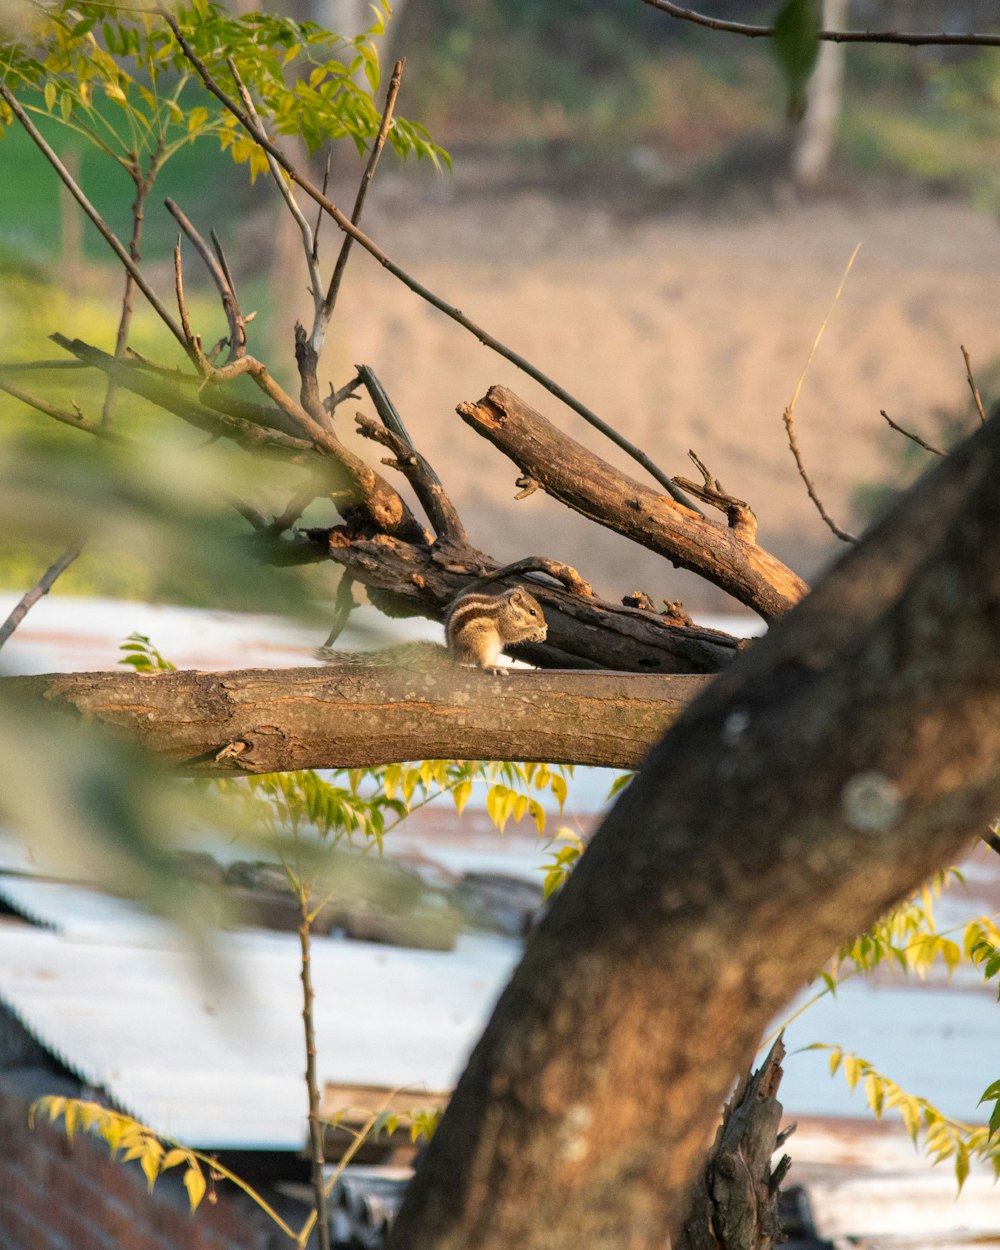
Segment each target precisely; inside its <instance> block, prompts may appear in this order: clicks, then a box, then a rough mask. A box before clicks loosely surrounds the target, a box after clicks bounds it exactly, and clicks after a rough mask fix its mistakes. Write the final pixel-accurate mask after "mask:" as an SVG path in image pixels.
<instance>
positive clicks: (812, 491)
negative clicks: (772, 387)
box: [784, 405, 858, 543]
mask: <svg viewBox="0 0 1000 1250" xmlns="http://www.w3.org/2000/svg"><path fill="white" fill-rule="evenodd" d="M792 420H793V417H792V409H791V406H790V405H789V407H787V408H786V409H785V413H784V421H785V430H786V431H787V433H788V446H789V449H790V450H791V453H792V455H793V456H794V457H795V465H796V467H797V468H798V471H799V477H801V478H802V481H803V482H804V483H805V488H806V491H807V492H808V495H809V498H810V499H811V500H812V501H813V503H814V504H815V505H816V511H817V512H818V513H819V514H820V516H821V517H822V518H823V520H824V521H825V522H826V525H827V527H828V528H829V529H830V531H831V533H833V534H835V535H836V536H837V537H838V538H839V539H840V540H841V541H842V542H845V543H856V542H857V541H858V540H857V537H856V536H855V535H854V534H851V533H849V532H848V531H847V530H845V529H841V528H840V526H839V525H838V524H837V522H836V521H835V520H834V519H833V517H832V516H830V514H829V512H827V510H826V508H825V507H824V506H823V501H822V499H820V497H819V495H818V494H817V492H816V487H815V486H814V485H813V483H812V479H811V478H810V476H809V474H808V473H807V472H806V467H805V464H804V462H803V460H802V453H801V452H800V451H799V444H798V440H797V439H796V437H795V431H794V430H793V428H792Z"/></svg>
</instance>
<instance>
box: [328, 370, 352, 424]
mask: <svg viewBox="0 0 1000 1250" xmlns="http://www.w3.org/2000/svg"><path fill="white" fill-rule="evenodd" d="M360 385H361V378H360V377H359V376H357V375H355V376H354V377H353V378H351V380H350V382H348V383H346V384H345V385H344V386H342V387H340V388H339V389H338V390H334V389H333V384H332V383H331V385H330V394H329V395H328V396H327V397H326V399H324V400H323V407H324V408H325V409H326V411H327V412H328V413H329V414H330V415H331V416H333V414H334V412H336V410H337V408H338V407H339V406H340V405H341V404H342V403H343V402H344V400H345V399H355V398H357V390H358V387H359V386H360Z"/></svg>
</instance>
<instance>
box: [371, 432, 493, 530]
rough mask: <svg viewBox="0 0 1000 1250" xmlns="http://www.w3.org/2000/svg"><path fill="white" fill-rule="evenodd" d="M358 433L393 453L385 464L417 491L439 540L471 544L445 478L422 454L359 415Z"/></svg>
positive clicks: (415, 492) (394, 433) (403, 440)
mask: <svg viewBox="0 0 1000 1250" xmlns="http://www.w3.org/2000/svg"><path fill="white" fill-rule="evenodd" d="M354 420H355V422H356V423H357V427H358V432H359V433H360V434H361V435H362V436H363V437H364V438H370V439H371V440H372V441H373V442H375V443H381V444H382V446H383V447H387V448H388V449H389V450H390V451H391V452H392V459H391V460H389V459H386V460H383V461H382V463H383V464H384V465H388V466H389V467H390V468H393V469H398V470H399V472H400V473H402V474H403V475H404V477H405V478H406V480H407V481H408V482H409V483H410V485H411V486H412V487H413V492H414V494H415V495H416V496H417V498H418V499H419V500H420V505H421V507H422V508H423V510H424V512H425V513H426V514H427V519H428V520H429V521H430V523H431V526H432V527H433V529H434V533H435V534H436V535H437V536H438V538H441V539H445V540H447V541H449V542H455V543H463V544H464V543H467V542H468V541H469V536H468V534H467V533H466V532H465V526H464V525H463V524H462V520H461V517H460V516H459V515H458V512H457V511H456V509H455V505H454V504H453V503H452V501H451V499H450V497H449V495H448V492H447V491H446V490H445V488H444V486H443V485H442V483H441V479H440V478H439V477H438V475H437V474H436V473H435V472H434V470H433V469H432V468H431V466H430V464H428V462H427V461H426V460H425V459H424V457H423V456H422V455H421V454H420V452H419V451H415V450H414V448H413V446H412V444H411V443H409V442H408V441H407V440H406V439H404V438H402V437H400V435H399V434H398V433H397V432H396V431H395V430H393V429H390V428H389V427H387V426H385V425H380V424H379V423H378V422H377V421H374V420H373V419H372V418H371V417H366V416H365V415H364V414H363V413H360V412H359V413H358V414H357V415H356V416H355V418H354Z"/></svg>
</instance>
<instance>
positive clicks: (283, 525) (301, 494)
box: [267, 480, 326, 535]
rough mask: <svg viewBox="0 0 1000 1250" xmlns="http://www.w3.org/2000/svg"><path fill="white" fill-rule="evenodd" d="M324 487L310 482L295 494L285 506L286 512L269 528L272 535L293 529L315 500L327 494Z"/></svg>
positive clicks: (275, 519)
mask: <svg viewBox="0 0 1000 1250" xmlns="http://www.w3.org/2000/svg"><path fill="white" fill-rule="evenodd" d="M325 493H326V492H325V491H324V490H323V488H322V486H320V485H318V484H317V483H316V482H315V481H312V480H310V481H309V482H307V483H306V484H305V486H303V487H301V488H300V489H299V490H297V491H296V492H295V494H294V495H293V496H292V497H291V499H290V500H289V501H288V503H287V504H286V506H285V509H284V511H283V512H282V513H281V514H280V515H278V516H276V517H275V518H274V520H273V521H272V522H271V524H270V525H269V526H268V527H267V528H268V531H269V532H270V533H272V534H275V535H277V534H283V533H284V532H285V530H288V529H291V528H292V526H293V525H294V524H295V522H296V521H298V520H299V518H300V517H301V516H302V513H303V512H305V510H306V508H308V507H309V505H310V504H311V503H312V501H313V500H314V499H318V498H319V497H320V495H323V494H325Z"/></svg>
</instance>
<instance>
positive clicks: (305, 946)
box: [298, 882, 330, 1250]
mask: <svg viewBox="0 0 1000 1250" xmlns="http://www.w3.org/2000/svg"><path fill="white" fill-rule="evenodd" d="M298 893H299V900H298V901H299V912H300V917H301V919H300V922H299V949H300V951H301V956H302V962H301V977H302V1024H303V1029H304V1034H305V1049H306V1088H307V1090H308V1094H309V1147H310V1151H309V1153H310V1161H311V1164H312V1189H313V1200H314V1202H315V1204H316V1236H317V1241H318V1244H319V1250H330V1220H329V1218H328V1216H327V1205H326V1188H325V1186H324V1184H323V1163H324V1159H323V1126H322V1124H321V1123H320V1093H319V1078H318V1077H317V1075H316V1030H315V1027H314V1023H313V999H314V997H315V993H314V991H313V983H312V959H311V953H310V927H311V920H312V917H311V916H310V913H309V898H308V895H307V892H306V887H305V886H304V885H303V884H302V883H301V882H299V883H298Z"/></svg>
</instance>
